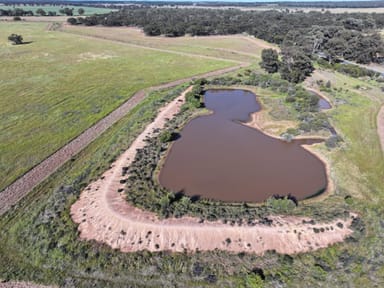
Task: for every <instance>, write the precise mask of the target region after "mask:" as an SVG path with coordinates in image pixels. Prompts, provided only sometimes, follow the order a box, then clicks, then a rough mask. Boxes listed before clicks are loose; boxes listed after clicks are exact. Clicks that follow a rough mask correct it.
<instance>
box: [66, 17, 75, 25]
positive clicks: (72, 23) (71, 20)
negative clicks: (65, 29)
mask: <svg viewBox="0 0 384 288" xmlns="http://www.w3.org/2000/svg"><path fill="white" fill-rule="evenodd" d="M67 22H68V23H69V24H71V25H77V20H76V18H73V17H70V18H68V19H67Z"/></svg>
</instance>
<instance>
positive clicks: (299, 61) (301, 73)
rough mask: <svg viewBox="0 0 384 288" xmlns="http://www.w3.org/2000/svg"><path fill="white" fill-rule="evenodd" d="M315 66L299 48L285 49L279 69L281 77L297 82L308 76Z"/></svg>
mask: <svg viewBox="0 0 384 288" xmlns="http://www.w3.org/2000/svg"><path fill="white" fill-rule="evenodd" d="M314 69H315V68H314V67H313V65H312V62H311V59H310V58H309V57H308V56H306V55H305V54H304V53H303V51H301V50H299V49H293V48H292V49H285V50H284V51H283V61H282V63H281V67H280V69H279V72H280V75H281V78H283V79H285V80H288V81H289V82H292V83H299V82H302V81H304V80H305V78H306V77H307V76H310V75H311V73H312V72H313V70H314Z"/></svg>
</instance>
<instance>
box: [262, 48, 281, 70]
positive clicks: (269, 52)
mask: <svg viewBox="0 0 384 288" xmlns="http://www.w3.org/2000/svg"><path fill="white" fill-rule="evenodd" d="M261 60H262V61H261V63H260V66H261V67H262V68H264V69H265V71H267V72H268V73H276V72H277V71H278V70H279V55H278V54H277V51H276V50H274V49H263V51H261Z"/></svg>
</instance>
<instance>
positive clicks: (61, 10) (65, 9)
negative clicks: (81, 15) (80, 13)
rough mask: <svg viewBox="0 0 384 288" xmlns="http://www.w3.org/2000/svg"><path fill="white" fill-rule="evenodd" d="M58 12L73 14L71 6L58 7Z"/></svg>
mask: <svg viewBox="0 0 384 288" xmlns="http://www.w3.org/2000/svg"><path fill="white" fill-rule="evenodd" d="M59 12H60V13H61V14H65V15H67V16H73V8H68V7H65V8H62V9H60V10H59Z"/></svg>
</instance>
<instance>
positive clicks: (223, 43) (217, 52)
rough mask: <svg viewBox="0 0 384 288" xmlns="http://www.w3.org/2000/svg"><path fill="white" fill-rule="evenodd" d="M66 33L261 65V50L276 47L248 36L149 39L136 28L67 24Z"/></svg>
mask: <svg viewBox="0 0 384 288" xmlns="http://www.w3.org/2000/svg"><path fill="white" fill-rule="evenodd" d="M64 31H66V32H71V33H76V34H82V35H89V36H95V37H100V38H104V39H109V40H116V41H119V42H124V43H129V44H135V45H141V46H146V47H152V48H158V49H167V50H171V51H178V52H185V53H192V54H198V55H204V56H212V57H219V58H225V59H231V60H236V61H246V62H259V61H260V59H261V51H262V50H263V49H265V48H275V49H277V47H276V46H275V45H272V44H269V43H267V42H265V41H263V40H260V39H256V38H254V37H251V36H245V35H231V36H209V37H189V36H185V37H177V38H167V37H163V36H159V37H147V36H145V35H144V33H143V32H142V31H141V29H138V28H133V27H100V26H97V27H95V26H94V27H84V26H70V25H65V27H64Z"/></svg>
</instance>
